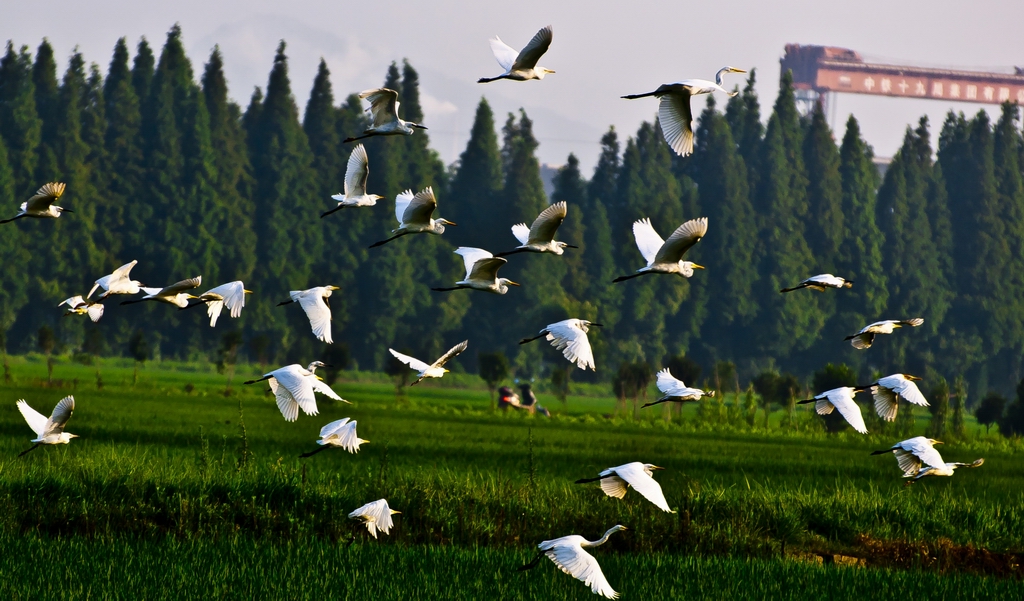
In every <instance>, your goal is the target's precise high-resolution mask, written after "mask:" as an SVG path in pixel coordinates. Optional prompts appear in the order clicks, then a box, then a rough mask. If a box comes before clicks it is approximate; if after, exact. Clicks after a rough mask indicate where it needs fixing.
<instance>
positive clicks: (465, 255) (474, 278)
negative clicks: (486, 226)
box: [431, 246, 519, 294]
mask: <svg viewBox="0 0 1024 601" xmlns="http://www.w3.org/2000/svg"><path fill="white" fill-rule="evenodd" d="M455 254H457V255H459V256H460V257H462V260H463V262H464V263H465V265H466V277H464V278H462V279H461V280H459V281H458V282H455V285H454V286H452V287H451V288H431V290H434V291H436V292H451V291H452V290H461V289H463V288H465V289H472V290H482V291H484V292H490V293H492V294H505V293H506V292H508V287H509V286H518V285H519V284H517V283H515V282H513V281H512V280H510V279H508V278H499V277H498V269H500V268H501V266H502V265H504V264H505V263H508V259H503V258H501V257H495V256H494V255H492V254H491V253H489V252H487V251H486V250H484V249H482V248H472V247H469V246H460V247H458V248H456V249H455Z"/></svg>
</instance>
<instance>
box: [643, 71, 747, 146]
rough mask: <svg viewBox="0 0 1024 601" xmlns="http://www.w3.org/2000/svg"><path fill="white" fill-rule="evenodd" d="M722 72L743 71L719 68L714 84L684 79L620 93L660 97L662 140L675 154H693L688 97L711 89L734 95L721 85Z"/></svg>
mask: <svg viewBox="0 0 1024 601" xmlns="http://www.w3.org/2000/svg"><path fill="white" fill-rule="evenodd" d="M726 73H746V71H744V70H743V69H736V68H735V67H722V68H721V69H719V70H718V73H717V74H716V75H715V81H714V83H712V82H710V81H708V80H706V79H684V80H683V81H680V82H678V83H666V84H662V85H660V86H658V89H657V90H654V91H653V92H647V93H646V94H628V95H626V96H623V98H627V99H629V100H635V99H637V98H646V97H647V96H655V97H657V98H660V99H661V104H660V105H659V106H658V123H659V124H660V125H661V133H662V134H663V135H664V136H665V141H666V142H668V145H669V146H670V147H671V148H672V150H674V151H675V153H676V154H678V155H679V156H683V157H685V156H687V155H690V154H693V112H692V111H691V109H690V97H691V96H697V95H699V94H710V93H711V92H722V93H723V94H725V95H727V96H730V97H732V96H735V95H736V92H729V91H727V90H726V89H725V88H723V87H722V85H723V81H722V76H723V75H725V74H726Z"/></svg>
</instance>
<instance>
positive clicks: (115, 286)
mask: <svg viewBox="0 0 1024 601" xmlns="http://www.w3.org/2000/svg"><path fill="white" fill-rule="evenodd" d="M137 263H138V261H137V260H136V261H132V262H131V263H125V264H124V265H122V266H120V267H118V268H117V269H115V270H114V271H113V273H111V274H110V275H105V276H103V277H101V278H100V279H98V280H96V283H94V284H93V285H92V288H91V289H90V290H89V294H86V295H85V298H90V297H92V293H93V292H96V290H97V289H98V288H103V293H102V294H100V295H99V296H98V297H97V298H98V299H100V300H103V299H104V298H106V297H108V296H110V295H111V294H138V293H139V292H141V291H142V282H140V281H138V280H133V279H130V275H129V274H131V271H132V267H135V265H136V264H137Z"/></svg>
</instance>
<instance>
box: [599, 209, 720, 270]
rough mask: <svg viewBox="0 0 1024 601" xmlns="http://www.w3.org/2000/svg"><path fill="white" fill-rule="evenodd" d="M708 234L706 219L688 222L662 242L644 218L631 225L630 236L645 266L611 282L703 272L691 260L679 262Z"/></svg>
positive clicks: (701, 267) (699, 266)
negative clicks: (631, 235) (648, 275)
mask: <svg viewBox="0 0 1024 601" xmlns="http://www.w3.org/2000/svg"><path fill="white" fill-rule="evenodd" d="M707 233H708V218H707V217H700V218H698V219H691V220H689V221H687V222H686V223H684V224H682V225H680V226H679V227H677V228H676V231H674V232H672V235H671V236H669V237H668V240H662V239H661V236H659V235H658V232H656V231H654V226H652V225H651V220H650V219H648V218H645V219H640V220H637V221H635V222H634V223H633V237H634V238H635V239H636V247H637V248H639V249H640V254H642V255H643V256H644V259H646V260H647V266H646V267H641V268H640V269H638V270H636V273H633V274H630V275H624V276H620V277H617V278H615V279H614V280H612V281H613V282H623V281H625V280H629V279H632V278H637V277H640V276H642V275H647V274H649V273H674V274H678V275H681V276H683V277H687V278H688V277H690V276H692V275H693V270H694V269H704V267H703V266H701V265H697V264H696V263H693V262H692V261H683V260H682V259H683V255H684V254H686V251H688V250H690V248H691V247H692V246H693V245H694V244H696V243H698V242H700V239H701V238H703V237H704V235H705V234H707Z"/></svg>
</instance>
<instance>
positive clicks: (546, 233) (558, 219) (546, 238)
mask: <svg viewBox="0 0 1024 601" xmlns="http://www.w3.org/2000/svg"><path fill="white" fill-rule="evenodd" d="M566 213H567V207H566V204H565V201H564V200H563V201H561V202H556V203H555V204H553V205H551V206H549V207H548V208H546V209H544V210H543V211H541V212H540V215H538V216H537V218H536V219H534V220H533V225H531V226H530V227H526V224H525V223H517V224H516V225H513V226H512V235H513V236H515V237H516V239H517V240H519V244H520V246H517V247H515V249H513V250H510V251H506V252H502V253H498V254H497V255H495V256H498V257H505V256H508V255H514V254H516V253H521V252H531V253H551V254H554V255H561V254H562V253H564V252H565V249H567V248H579V247H578V246H573V245H572V244H567V243H565V242H559V241H557V240H555V231H556V230H558V226H560V225H562V221H564V220H565V215H566Z"/></svg>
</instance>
